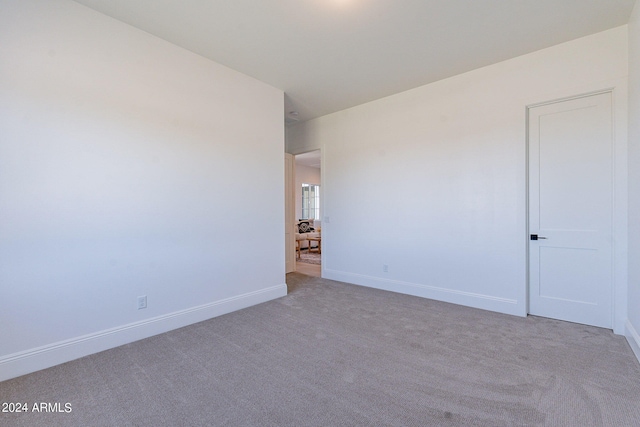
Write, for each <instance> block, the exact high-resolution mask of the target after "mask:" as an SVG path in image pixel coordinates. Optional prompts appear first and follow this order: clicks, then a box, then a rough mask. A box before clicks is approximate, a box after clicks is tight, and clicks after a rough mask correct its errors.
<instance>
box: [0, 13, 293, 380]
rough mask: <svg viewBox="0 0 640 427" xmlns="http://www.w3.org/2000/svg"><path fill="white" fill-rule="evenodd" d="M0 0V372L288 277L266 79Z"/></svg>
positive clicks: (274, 116) (265, 292)
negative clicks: (249, 233)
mask: <svg viewBox="0 0 640 427" xmlns="http://www.w3.org/2000/svg"><path fill="white" fill-rule="evenodd" d="M0 10H2V12H1V13H0V58H2V60H1V61H0V218H1V220H0V325H1V326H0V380H2V379H6V378H10V377H12V376H16V375H19V374H22V373H25V372H29V371H31V370H35V369H39V368H42V367H45V366H50V365H52V364H55V363H60V362H64V361H66V360H69V359H72V358H75V357H79V356H82V355H84V354H88V353H92V352H95V351H99V350H102V349H104V348H108V347H112V346H115V345H119V344H122V343H124V342H128V341H131V340H135V339H139V338H143V337H146V336H149V335H152V334H155V333H159V332H163V331H165V330H168V329H171V328H175V327H178V326H182V325H184V324H188V323H191V322H195V321H199V320H203V319H205V318H209V317H212V316H215V315H218V314H221V313H224V312H228V311H231V310H234V309H238V308H241V307H244V306H247V305H252V304H255V303H258V302H262V301H265V300H268V299H272V298H275V297H278V296H282V295H284V294H286V285H285V277H284V268H285V267H284V261H285V260H284V225H283V218H284V192H283V182H284V172H283V163H282V153H283V150H284V129H283V119H282V114H283V113H282V112H283V93H282V92H281V91H280V90H277V89H275V88H272V87H270V86H267V85H265V84H263V83H261V82H258V81H257V80H254V79H252V78H249V77H247V76H244V75H242V74H239V73H237V72H235V71H233V70H230V69H228V68H226V67H223V66H221V65H218V64H216V63H213V62H211V61H209V60H206V59H204V58H202V57H199V56H197V55H195V54H192V53H190V52H188V51H186V50H183V49H181V48H178V47H176V46H174V45H171V44H169V43H166V42H164V41H162V40H160V39H157V38H155V37H153V36H150V35H149V34H147V33H145V32H142V31H139V30H137V29H134V28H132V27H130V26H127V25H125V24H122V23H120V22H117V21H115V20H113V19H111V18H108V17H106V16H104V15H101V14H99V13H97V12H94V11H92V10H90V9H88V8H85V7H84V6H80V5H78V4H77V3H74V2H71V1H66V0H42V1H37V0H20V1H1V2H0ZM249 117H250V118H251V119H250V121H251V122H250V123H248V122H247V120H249V119H248V118H249ZM257 216H260V218H261V220H262V221H264V222H265V223H268V224H270V225H269V227H262V228H261V230H260V246H259V250H253V251H252V254H251V266H250V268H247V265H246V262H247V256H246V255H247V247H246V244H247V239H246V238H243V237H242V233H244V232H245V231H246V230H247V225H248V224H253V223H255V218H256V217H257ZM140 295H146V296H147V298H148V308H147V309H145V310H137V307H136V300H137V297H138V296H140Z"/></svg>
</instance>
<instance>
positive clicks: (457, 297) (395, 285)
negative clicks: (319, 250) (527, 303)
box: [322, 268, 526, 317]
mask: <svg viewBox="0 0 640 427" xmlns="http://www.w3.org/2000/svg"><path fill="white" fill-rule="evenodd" d="M322 277H323V278H327V279H331V280H338V281H341V282H346V283H352V284H354V285H360V286H367V287H370V288H376V289H381V290H384V291H390V292H398V293H401V294H407V295H413V296H417V297H422V298H428V299H433V300H437V301H443V302H448V303H452V304H459V305H463V306H466V307H473V308H479V309H482V310H488V311H495V312H498V313H504V314H511V315H514V316H520V317H523V316H526V309H525V308H524V306H523V304H521V303H519V302H518V301H517V300H514V299H508V298H501V297H495V296H492V295H484V294H478V293H473V292H465V291H458V290H455V289H447V288H442V287H438V286H432V285H425V284H420V283H412V282H404V281H400V280H389V279H381V278H379V277H373V276H365V275H362V274H354V273H348V272H344V271H338V270H331V269H327V268H323V270H322Z"/></svg>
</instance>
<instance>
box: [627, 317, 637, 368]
mask: <svg viewBox="0 0 640 427" xmlns="http://www.w3.org/2000/svg"><path fill="white" fill-rule="evenodd" d="M625 329H626V331H625V334H624V335H625V337H626V338H627V341H629V345H630V346H631V349H632V350H633V352H634V353H635V355H636V358H637V359H638V362H640V334H638V331H636V329H635V328H634V327H633V325H632V324H631V322H629V321H628V320H627V322H626V324H625Z"/></svg>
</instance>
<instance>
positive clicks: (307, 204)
mask: <svg viewBox="0 0 640 427" xmlns="http://www.w3.org/2000/svg"><path fill="white" fill-rule="evenodd" d="M302 218H303V219H320V186H319V185H315V184H302Z"/></svg>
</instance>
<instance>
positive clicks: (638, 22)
mask: <svg viewBox="0 0 640 427" xmlns="http://www.w3.org/2000/svg"><path fill="white" fill-rule="evenodd" d="M639 218H640V2H637V1H636V5H635V8H634V9H633V14H632V15H631V20H630V21H629V323H628V324H627V331H626V335H627V338H628V340H629V342H630V343H631V346H632V348H633V349H634V351H635V352H636V356H637V357H638V359H640V262H638V260H640V221H639V220H638V219H639Z"/></svg>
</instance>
